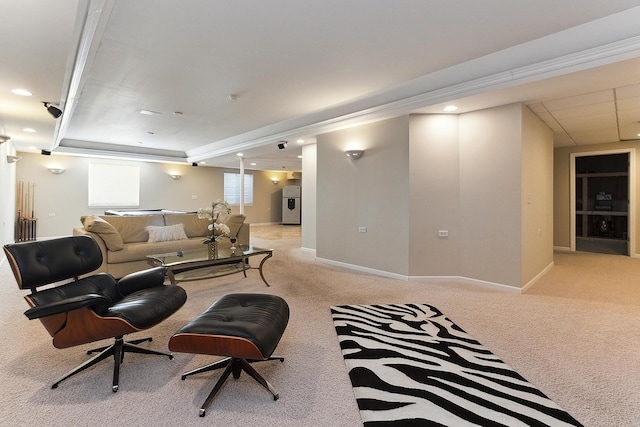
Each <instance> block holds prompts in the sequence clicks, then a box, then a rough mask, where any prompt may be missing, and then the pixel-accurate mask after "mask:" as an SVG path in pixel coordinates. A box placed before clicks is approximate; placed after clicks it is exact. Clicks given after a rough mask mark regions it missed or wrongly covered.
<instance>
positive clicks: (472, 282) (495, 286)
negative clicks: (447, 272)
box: [410, 276, 522, 294]
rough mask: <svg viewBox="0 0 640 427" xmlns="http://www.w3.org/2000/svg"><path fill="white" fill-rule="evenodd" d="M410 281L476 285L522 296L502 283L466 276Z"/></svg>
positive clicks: (517, 290)
mask: <svg viewBox="0 0 640 427" xmlns="http://www.w3.org/2000/svg"><path fill="white" fill-rule="evenodd" d="M410 280H411V281H415V280H420V281H427V282H431V283H443V282H445V283H446V282H456V283H466V284H468V285H474V286H478V287H481V288H489V289H495V290H498V291H502V292H508V293H512V294H522V289H520V288H518V287H515V286H511V285H505V284H502V283H495V282H489V281H486V280H480V279H473V278H471V277H464V276H412V277H411V279H410Z"/></svg>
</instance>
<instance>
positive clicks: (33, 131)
mask: <svg viewBox="0 0 640 427" xmlns="http://www.w3.org/2000/svg"><path fill="white" fill-rule="evenodd" d="M22 132H27V133H35V132H36V130H35V129H33V128H24V129H22Z"/></svg>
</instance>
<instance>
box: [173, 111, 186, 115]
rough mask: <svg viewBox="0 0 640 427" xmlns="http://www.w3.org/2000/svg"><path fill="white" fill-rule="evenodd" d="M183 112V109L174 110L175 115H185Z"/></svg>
mask: <svg viewBox="0 0 640 427" xmlns="http://www.w3.org/2000/svg"><path fill="white" fill-rule="evenodd" d="M183 114H184V113H183V112H182V111H174V112H173V115H174V116H181V115H183Z"/></svg>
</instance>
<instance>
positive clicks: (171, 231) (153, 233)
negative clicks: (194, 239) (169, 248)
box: [144, 223, 188, 243]
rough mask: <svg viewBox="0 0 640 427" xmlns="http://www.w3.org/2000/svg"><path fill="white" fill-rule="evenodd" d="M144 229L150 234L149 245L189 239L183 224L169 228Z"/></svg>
mask: <svg viewBox="0 0 640 427" xmlns="http://www.w3.org/2000/svg"><path fill="white" fill-rule="evenodd" d="M144 229H145V230H147V232H148V233H149V243H155V242H168V241H170V240H186V239H188V237H187V234H186V233H185V232H184V224H182V223H180V224H174V225H167V226H159V225H148V226H146V227H145V228H144Z"/></svg>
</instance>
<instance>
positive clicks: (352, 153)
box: [344, 150, 364, 160]
mask: <svg viewBox="0 0 640 427" xmlns="http://www.w3.org/2000/svg"><path fill="white" fill-rule="evenodd" d="M363 153H364V150H347V151H345V152H344V154H346V155H347V157H348V158H350V159H351V160H358V159H359V158H360V157H362V154H363Z"/></svg>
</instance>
